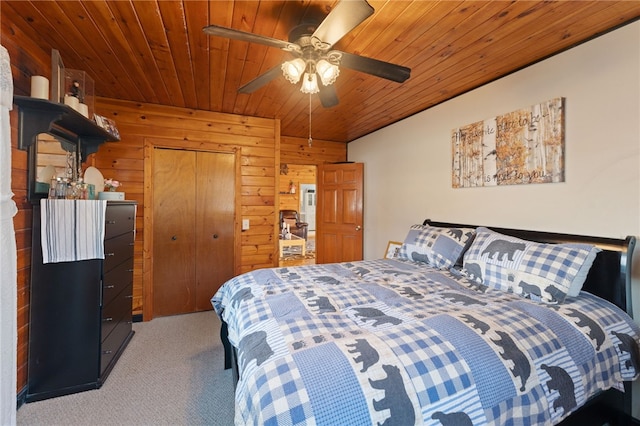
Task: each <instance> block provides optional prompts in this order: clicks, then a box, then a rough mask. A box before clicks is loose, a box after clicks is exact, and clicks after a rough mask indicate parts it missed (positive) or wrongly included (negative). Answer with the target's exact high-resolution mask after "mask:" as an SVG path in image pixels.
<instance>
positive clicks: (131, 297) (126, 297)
mask: <svg viewBox="0 0 640 426" xmlns="http://www.w3.org/2000/svg"><path fill="white" fill-rule="evenodd" d="M125 299H133V295H132V294H130V295H128V296H125Z"/></svg>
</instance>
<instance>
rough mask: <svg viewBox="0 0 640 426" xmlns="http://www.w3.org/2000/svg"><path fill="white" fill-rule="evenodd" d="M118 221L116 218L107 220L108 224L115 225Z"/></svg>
mask: <svg viewBox="0 0 640 426" xmlns="http://www.w3.org/2000/svg"><path fill="white" fill-rule="evenodd" d="M115 224H116V221H115V220H108V221H107V225H115Z"/></svg>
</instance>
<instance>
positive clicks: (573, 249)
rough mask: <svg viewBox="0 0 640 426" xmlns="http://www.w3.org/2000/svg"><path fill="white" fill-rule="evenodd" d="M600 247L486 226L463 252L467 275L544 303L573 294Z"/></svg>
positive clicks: (554, 301) (582, 282)
mask: <svg viewBox="0 0 640 426" xmlns="http://www.w3.org/2000/svg"><path fill="white" fill-rule="evenodd" d="M599 251H600V249H598V248H597V247H594V246H592V245H589V244H543V243H536V242H533V241H527V240H522V239H520V238H515V237H511V236H508V235H504V234H501V233H498V232H495V231H492V230H490V229H488V228H484V227H479V228H477V229H476V236H475V238H474V240H473V243H472V244H471V246H470V247H469V249H468V250H467V251H466V252H465V254H464V259H463V271H464V273H465V275H466V276H467V278H470V279H472V280H474V281H476V282H477V283H481V284H484V285H486V286H489V287H494V288H498V289H501V290H504V291H512V292H514V293H516V294H519V295H521V296H523V297H526V298H529V299H533V300H539V301H542V302H545V303H552V304H558V303H563V302H564V300H565V298H566V297H567V296H577V295H578V294H579V293H580V290H581V289H582V285H583V284H584V282H585V280H586V278H587V274H588V273H589V269H590V268H591V265H592V264H593V261H594V259H595V257H596V255H597V254H598V252H599Z"/></svg>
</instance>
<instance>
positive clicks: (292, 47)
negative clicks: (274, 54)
mask: <svg viewBox="0 0 640 426" xmlns="http://www.w3.org/2000/svg"><path fill="white" fill-rule="evenodd" d="M202 31H204V32H205V33H207V34H209V35H213V36H218V37H225V38H231V39H234V40H240V41H247V42H249V43H258V44H264V45H267V46H271V47H277V48H279V49H282V50H286V51H289V52H292V51H300V46H298V45H297V44H293V43H289V42H288V41H284V40H279V39H277V38H272V37H267V36H263V35H258V34H252V33H248V32H245V31H240V30H236V29H233V28H227V27H221V26H219V25H208V26H206V27H204V28H203V29H202Z"/></svg>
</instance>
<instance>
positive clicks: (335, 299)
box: [212, 259, 640, 426]
mask: <svg viewBox="0 0 640 426" xmlns="http://www.w3.org/2000/svg"><path fill="white" fill-rule="evenodd" d="M212 303H213V306H214V308H215V310H216V312H217V313H218V315H219V316H221V318H222V319H224V320H225V321H226V322H227V324H228V326H229V340H230V342H231V344H232V345H234V346H235V347H236V348H237V349H238V364H239V365H238V366H239V371H240V380H239V382H238V386H237V389H236V419H235V420H236V424H242V425H252V424H253V425H291V424H309V425H311V424H318V425H371V424H374V425H375V424H378V425H403V426H404V425H411V424H432V425H448V424H456V425H467V424H468V425H472V424H473V425H483V424H518V425H527V424H532V425H533V424H541V425H542V424H555V423H557V422H559V421H560V420H562V419H563V418H565V417H567V416H568V415H569V414H570V413H571V412H572V411H575V409H576V408H577V407H579V406H580V405H581V404H583V403H584V402H585V401H586V400H587V399H588V398H589V397H591V396H592V395H594V394H595V393H597V392H598V391H600V390H604V389H608V388H610V387H617V388H620V386H621V381H623V380H633V379H635V378H636V377H637V376H638V371H639V370H640V351H639V349H638V348H639V345H640V328H639V327H638V325H637V324H636V323H634V322H633V320H631V319H630V318H629V317H628V316H627V315H626V314H625V313H624V312H623V311H622V310H620V309H618V308H617V307H616V306H614V305H612V304H610V303H609V302H607V301H604V300H602V299H600V298H597V297H595V296H593V295H591V294H589V293H586V292H582V293H581V294H580V296H579V297H576V298H568V299H567V301H566V302H565V303H564V304H561V305H543V304H540V303H537V302H533V301H530V300H527V299H523V298H521V297H519V296H517V295H514V294H512V293H507V292H502V291H499V290H494V289H491V288H486V287H482V286H479V285H477V284H473V283H471V282H469V281H467V280H466V279H464V278H462V277H458V276H456V275H455V274H453V273H452V272H449V271H440V270H436V269H431V268H428V267H426V266H425V265H424V264H421V265H418V264H415V263H411V262H403V261H399V260H390V259H384V260H373V261H361V262H351V263H340V264H327V265H312V266H301V267H295V268H273V269H262V270H257V271H253V272H249V273H246V274H243V275H240V276H237V277H235V278H233V279H231V280H230V281H228V282H227V283H226V284H224V285H223V286H222V288H221V289H220V290H219V291H218V292H217V293H216V295H215V296H214V297H213V299H212Z"/></svg>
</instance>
